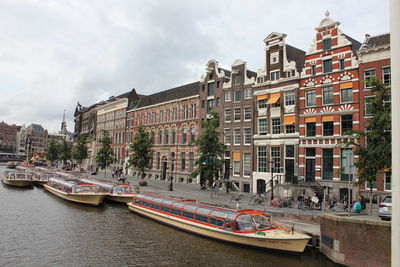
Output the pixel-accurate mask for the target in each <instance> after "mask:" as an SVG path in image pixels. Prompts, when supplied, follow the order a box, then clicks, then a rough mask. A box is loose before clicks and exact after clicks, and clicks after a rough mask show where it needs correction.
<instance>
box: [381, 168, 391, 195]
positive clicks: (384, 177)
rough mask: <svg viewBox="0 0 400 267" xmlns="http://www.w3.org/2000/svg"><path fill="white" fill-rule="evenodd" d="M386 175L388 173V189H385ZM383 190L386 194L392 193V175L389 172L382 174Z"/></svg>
mask: <svg viewBox="0 0 400 267" xmlns="http://www.w3.org/2000/svg"><path fill="white" fill-rule="evenodd" d="M388 173H390V189H386V176H387V174H388ZM383 190H384V191H386V192H392V173H391V172H384V173H383Z"/></svg>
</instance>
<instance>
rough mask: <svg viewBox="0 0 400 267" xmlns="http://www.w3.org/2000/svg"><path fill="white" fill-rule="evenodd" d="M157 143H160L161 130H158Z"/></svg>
mask: <svg viewBox="0 0 400 267" xmlns="http://www.w3.org/2000/svg"><path fill="white" fill-rule="evenodd" d="M158 143H159V144H162V130H159V131H158Z"/></svg>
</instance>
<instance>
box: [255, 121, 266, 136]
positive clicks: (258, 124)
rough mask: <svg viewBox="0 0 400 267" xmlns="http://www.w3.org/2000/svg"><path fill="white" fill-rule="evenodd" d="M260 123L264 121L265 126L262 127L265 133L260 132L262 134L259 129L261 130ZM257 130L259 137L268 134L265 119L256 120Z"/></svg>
mask: <svg viewBox="0 0 400 267" xmlns="http://www.w3.org/2000/svg"><path fill="white" fill-rule="evenodd" d="M260 121H265V125H264V126H263V127H264V128H265V131H262V132H261V129H260V128H261V127H260ZM257 129H258V134H259V135H266V134H268V121H267V119H266V118H261V119H258V123H257Z"/></svg>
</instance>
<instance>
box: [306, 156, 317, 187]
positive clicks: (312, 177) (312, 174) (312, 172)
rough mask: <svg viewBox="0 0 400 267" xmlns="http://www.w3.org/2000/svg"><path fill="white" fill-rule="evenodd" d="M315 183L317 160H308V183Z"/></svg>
mask: <svg viewBox="0 0 400 267" xmlns="http://www.w3.org/2000/svg"><path fill="white" fill-rule="evenodd" d="M313 181H315V159H306V182H313Z"/></svg>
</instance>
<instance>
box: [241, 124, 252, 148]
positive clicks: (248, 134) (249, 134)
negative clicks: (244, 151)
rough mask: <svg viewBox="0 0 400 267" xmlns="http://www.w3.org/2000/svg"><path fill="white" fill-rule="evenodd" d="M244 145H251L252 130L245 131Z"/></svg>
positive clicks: (246, 129) (245, 129)
mask: <svg viewBox="0 0 400 267" xmlns="http://www.w3.org/2000/svg"><path fill="white" fill-rule="evenodd" d="M247 141H248V142H247ZM243 145H251V128H244V129H243Z"/></svg>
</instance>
